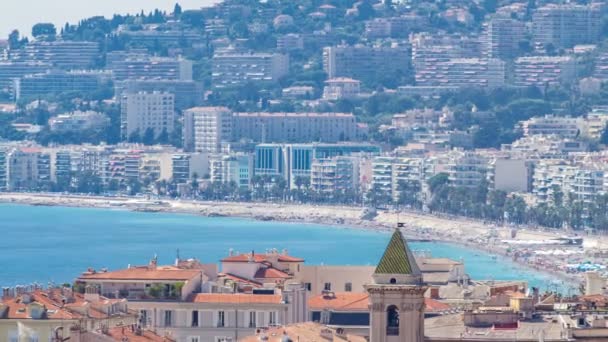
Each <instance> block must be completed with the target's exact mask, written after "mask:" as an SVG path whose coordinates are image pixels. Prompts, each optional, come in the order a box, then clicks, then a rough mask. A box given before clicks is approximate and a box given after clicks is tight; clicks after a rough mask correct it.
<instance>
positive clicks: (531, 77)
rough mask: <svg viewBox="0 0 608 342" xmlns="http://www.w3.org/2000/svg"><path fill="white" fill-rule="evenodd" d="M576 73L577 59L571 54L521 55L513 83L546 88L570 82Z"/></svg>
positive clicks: (515, 64) (515, 66)
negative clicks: (553, 55)
mask: <svg viewBox="0 0 608 342" xmlns="http://www.w3.org/2000/svg"><path fill="white" fill-rule="evenodd" d="M576 75H577V67H576V61H575V60H574V59H573V58H572V57H570V56H555V57H549V56H537V57H519V58H517V59H516V60H515V63H514V68H513V84H514V85H516V86H522V87H528V86H536V87H539V88H541V89H544V87H546V86H555V85H560V84H566V83H570V82H572V81H573V80H574V79H575V78H576Z"/></svg>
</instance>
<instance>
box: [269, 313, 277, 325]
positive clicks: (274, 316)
mask: <svg viewBox="0 0 608 342" xmlns="http://www.w3.org/2000/svg"><path fill="white" fill-rule="evenodd" d="M268 325H270V326H274V325H277V313H276V311H270V316H269V317H268Z"/></svg>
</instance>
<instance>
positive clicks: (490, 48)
mask: <svg viewBox="0 0 608 342" xmlns="http://www.w3.org/2000/svg"><path fill="white" fill-rule="evenodd" d="M484 34H485V41H484V44H485V51H484V52H485V54H486V56H487V57H489V58H500V59H505V58H510V57H514V56H516V55H517V52H518V50H519V42H521V41H522V40H524V39H525V36H526V24H525V23H524V22H523V21H519V20H516V19H512V18H507V17H493V18H491V19H489V20H488V21H487V23H486V27H485V32H484Z"/></svg>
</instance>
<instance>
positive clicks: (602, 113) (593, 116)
mask: <svg viewBox="0 0 608 342" xmlns="http://www.w3.org/2000/svg"><path fill="white" fill-rule="evenodd" d="M585 124H586V126H587V127H586V131H587V135H588V136H589V138H591V139H599V138H600V137H601V136H602V133H604V130H605V129H606V124H608V108H593V109H592V110H591V112H590V113H587V118H586V119H585Z"/></svg>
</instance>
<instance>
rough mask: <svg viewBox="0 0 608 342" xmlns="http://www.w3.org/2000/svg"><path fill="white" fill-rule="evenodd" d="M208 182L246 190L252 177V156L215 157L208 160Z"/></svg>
mask: <svg viewBox="0 0 608 342" xmlns="http://www.w3.org/2000/svg"><path fill="white" fill-rule="evenodd" d="M210 169H211V170H210V172H211V173H210V176H211V177H210V180H211V181H212V182H218V183H233V184H236V186H238V187H240V188H244V189H247V188H249V186H250V184H251V178H252V177H253V155H249V154H234V155H216V156H214V157H212V158H211V160H210Z"/></svg>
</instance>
